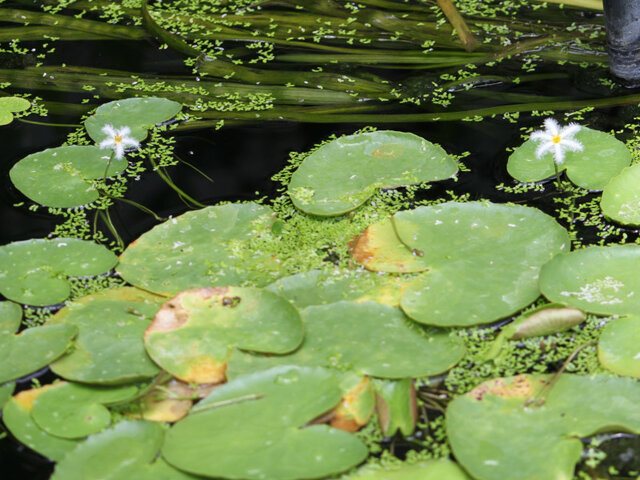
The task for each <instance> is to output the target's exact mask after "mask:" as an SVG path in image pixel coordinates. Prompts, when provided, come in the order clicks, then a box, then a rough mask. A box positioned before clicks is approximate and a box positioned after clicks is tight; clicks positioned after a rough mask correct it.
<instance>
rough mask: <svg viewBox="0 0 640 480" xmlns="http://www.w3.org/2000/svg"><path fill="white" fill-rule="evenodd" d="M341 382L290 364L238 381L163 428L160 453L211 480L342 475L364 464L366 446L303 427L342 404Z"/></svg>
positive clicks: (325, 372)
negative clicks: (173, 423) (168, 426)
mask: <svg viewBox="0 0 640 480" xmlns="http://www.w3.org/2000/svg"><path fill="white" fill-rule="evenodd" d="M339 382H340V379H339V376H338V374H337V373H334V372H332V371H329V370H325V369H322V368H298V367H291V366H283V367H276V368H273V369H271V370H268V371H263V372H259V373H257V374H254V375H247V376H244V377H239V378H237V379H235V380H233V381H231V382H229V383H227V384H225V385H222V386H220V387H218V388H216V389H215V390H214V391H213V392H212V393H211V394H210V395H209V396H208V397H207V398H205V399H204V400H203V401H202V402H200V403H199V404H198V405H197V406H196V407H194V409H193V413H192V414H191V415H189V416H187V417H186V418H185V419H184V420H181V421H179V422H178V423H176V424H175V425H174V426H173V427H172V428H171V430H169V432H168V433H167V435H166V439H165V443H164V446H163V447H162V455H163V457H164V458H165V460H167V462H169V463H170V464H172V465H173V466H175V467H176V468H179V469H181V470H185V471H187V472H192V473H195V474H199V475H205V476H209V477H223V478H243V479H248V480H252V479H256V480H257V479H260V480H293V479H300V478H317V477H324V476H326V475H331V474H334V473H339V472H342V471H344V470H347V469H349V468H351V467H353V466H354V465H357V464H358V463H360V462H361V461H362V460H364V459H365V458H366V456H367V448H366V447H365V446H364V444H363V443H362V442H361V441H360V440H359V439H358V438H356V437H355V436H353V435H351V434H349V433H346V432H343V431H341V430H336V429H333V428H330V427H328V426H326V425H311V426H306V425H307V424H308V423H309V422H310V421H311V420H313V419H315V418H316V417H318V416H319V415H321V414H323V413H325V412H327V411H329V410H331V409H332V408H333V407H335V406H336V405H337V404H338V402H340V399H341V397H342V392H341V389H340V387H339ZM302 427H304V428H302Z"/></svg>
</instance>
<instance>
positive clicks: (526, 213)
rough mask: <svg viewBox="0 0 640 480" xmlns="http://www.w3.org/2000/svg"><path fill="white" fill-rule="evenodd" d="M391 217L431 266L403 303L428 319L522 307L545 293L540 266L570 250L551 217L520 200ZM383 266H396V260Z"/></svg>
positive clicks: (480, 316)
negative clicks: (560, 253) (539, 281)
mask: <svg viewBox="0 0 640 480" xmlns="http://www.w3.org/2000/svg"><path fill="white" fill-rule="evenodd" d="M393 223H394V226H395V231H396V232H397V236H398V239H399V241H401V242H402V243H403V244H404V245H405V246H406V252H408V253H411V254H413V252H419V257H418V258H419V261H420V262H421V263H422V264H423V265H425V266H428V268H429V271H428V272H426V273H424V274H422V275H420V276H418V277H417V278H416V279H415V280H414V281H413V282H412V283H410V284H409V285H408V286H407V289H406V290H405V292H404V294H403V296H402V299H401V303H400V306H401V307H402V309H403V310H404V311H405V313H406V314H407V315H408V316H409V317H411V318H412V319H414V320H416V321H418V322H421V323H425V324H429V325H437V326H446V327H450V326H468V325H476V324H481V323H488V322H492V321H495V320H497V319H499V318H502V317H506V316H508V315H511V314H513V313H515V312H517V311H518V310H520V309H521V308H523V307H525V306H526V305H528V304H529V303H531V302H533V301H534V300H535V299H536V298H538V296H539V295H540V290H539V289H538V274H539V271H540V267H541V266H542V265H543V264H544V263H546V262H547V261H549V260H550V259H551V258H552V257H553V256H554V255H555V254H556V253H559V252H561V251H563V250H567V249H568V248H569V237H568V235H567V232H566V231H565V230H564V228H562V227H561V226H560V225H558V223H556V221H555V220H554V219H553V218H552V217H550V216H548V215H546V214H544V213H542V212H540V211H539V210H537V209H535V208H529V207H523V206H519V205H499V204H493V203H488V202H468V203H457V202H448V203H443V204H440V205H435V206H430V207H419V208H416V209H414V210H407V211H403V212H399V213H396V214H395V215H394V216H393ZM394 245H395V246H394V247H393V248H397V245H398V244H397V242H396V243H394ZM374 253H375V252H374ZM367 268H371V269H373V268H376V266H375V262H373V263H368V264H367ZM403 268H404V267H403ZM385 270H387V271H396V270H395V268H394V266H393V263H392V262H386V264H385ZM400 271H403V269H400Z"/></svg>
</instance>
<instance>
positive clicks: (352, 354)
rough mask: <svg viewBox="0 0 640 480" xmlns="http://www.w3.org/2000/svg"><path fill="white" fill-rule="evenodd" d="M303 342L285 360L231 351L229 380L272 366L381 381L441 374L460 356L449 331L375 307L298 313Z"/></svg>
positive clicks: (341, 305)
mask: <svg viewBox="0 0 640 480" xmlns="http://www.w3.org/2000/svg"><path fill="white" fill-rule="evenodd" d="M302 318H303V320H304V326H305V337H304V341H303V342H302V346H301V347H300V348H299V349H298V350H296V351H295V352H293V353H292V354H289V355H283V356H269V357H261V356H256V355H249V354H242V353H240V352H234V354H233V355H232V357H231V360H230V362H229V377H230V378H233V377H234V376H235V375H239V374H242V373H246V372H255V371H258V370H261V369H264V368H268V367H269V366H273V365H275V364H278V365H283V364H285V365H286V364H291V365H305V366H306V365H308V366H311V365H318V366H333V367H339V368H341V369H350V370H355V371H356V372H357V373H360V374H363V375H372V376H374V377H382V378H405V377H424V376H429V375H436V374H439V373H443V372H445V371H447V370H448V369H450V368H451V367H453V366H454V365H455V364H456V363H458V362H459V361H460V359H461V358H462V357H463V355H464V353H465V349H464V347H463V346H462V344H461V342H460V341H459V340H457V339H456V338H454V337H452V336H450V335H449V332H445V331H441V330H437V329H423V328H422V327H420V326H417V325H415V324H412V323H411V322H410V321H409V320H408V319H407V317H406V316H405V315H404V314H403V313H402V312H401V311H400V310H399V309H397V308H393V307H389V306H387V305H381V304H378V303H375V302H362V303H355V302H337V303H332V304H329V305H322V306H315V307H308V308H305V309H304V310H303V311H302Z"/></svg>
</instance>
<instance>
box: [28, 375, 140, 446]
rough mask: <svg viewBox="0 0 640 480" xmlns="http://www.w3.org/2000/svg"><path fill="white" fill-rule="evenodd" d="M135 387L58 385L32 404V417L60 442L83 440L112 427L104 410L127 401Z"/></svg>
mask: <svg viewBox="0 0 640 480" xmlns="http://www.w3.org/2000/svg"><path fill="white" fill-rule="evenodd" d="M136 393H138V387H136V386H133V385H128V386H125V387H116V388H104V387H91V386H86V385H80V384H77V383H68V382H58V383H56V384H54V385H53V386H52V387H51V388H49V389H47V390H46V391H44V392H42V393H41V394H40V395H38V397H37V398H36V399H35V400H34V402H33V410H32V412H31V416H32V417H33V419H34V420H35V422H36V423H37V424H38V426H39V427H40V428H41V429H42V430H44V431H45V432H47V433H49V434H51V435H55V436H56V437H61V438H82V437H86V436H87V435H90V434H92V433H97V432H100V431H101V430H104V429H105V428H106V427H108V426H109V425H110V424H111V413H110V412H109V410H107V408H106V407H105V406H104V405H106V404H110V403H116V402H121V401H126V400H128V399H131V398H133V397H134V396H135V395H136Z"/></svg>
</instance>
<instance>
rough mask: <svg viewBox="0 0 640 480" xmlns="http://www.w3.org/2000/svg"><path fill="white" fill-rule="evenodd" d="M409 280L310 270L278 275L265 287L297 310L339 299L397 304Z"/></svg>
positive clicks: (349, 271)
mask: <svg viewBox="0 0 640 480" xmlns="http://www.w3.org/2000/svg"><path fill="white" fill-rule="evenodd" d="M409 281H410V279H407V278H403V277H400V276H395V275H380V274H378V273H372V272H368V271H366V270H356V269H354V270H341V269H337V270H334V271H331V272H322V271H320V270H311V271H309V272H303V273H298V274H296V275H290V276H288V277H284V278H281V279H280V280H277V281H275V282H274V283H272V284H271V285H269V286H267V287H266V288H267V290H271V291H272V292H275V293H277V294H278V295H280V296H282V297H284V298H286V299H287V300H289V302H291V303H292V304H293V305H294V306H295V307H296V308H300V309H302V308H306V307H310V306H312V305H326V304H328V303H335V302H339V301H341V300H349V301H352V302H363V301H366V300H372V301H375V302H378V303H383V304H385V305H391V306H393V307H397V306H398V305H400V297H401V295H402V292H403V291H404V289H405V288H406V286H407V284H408V282H409Z"/></svg>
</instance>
